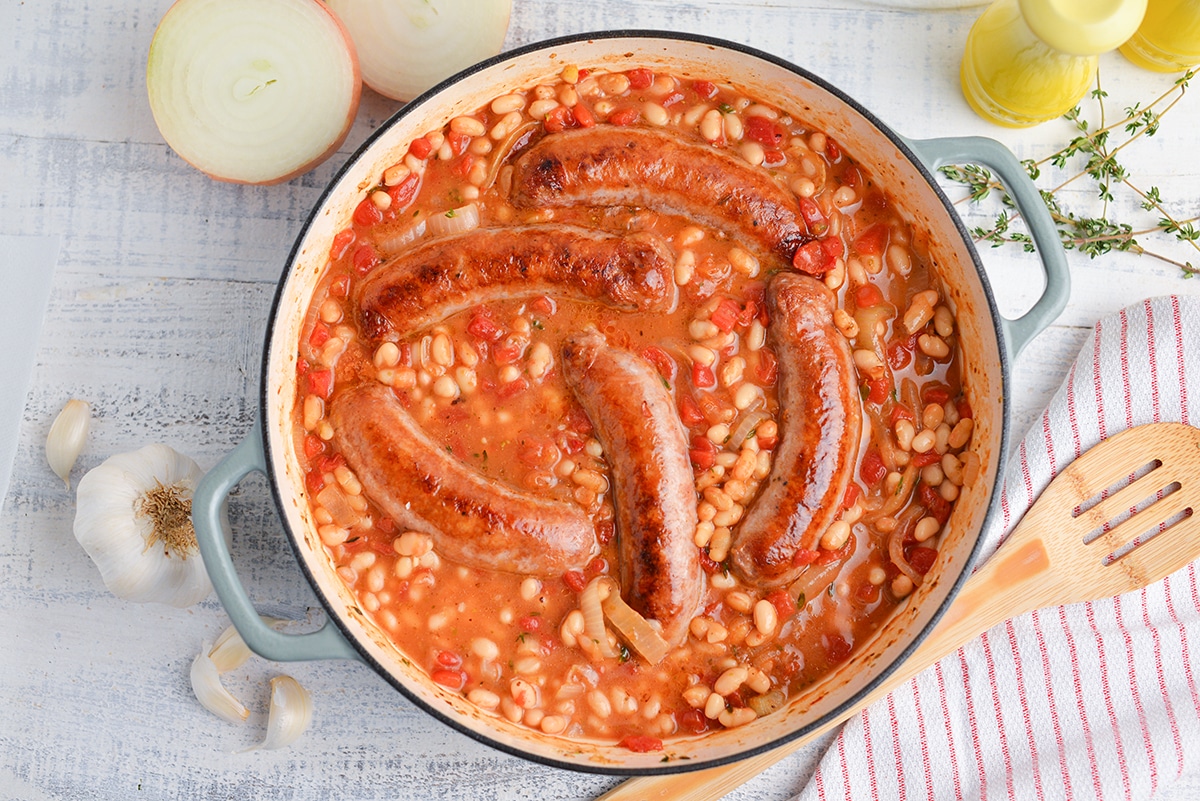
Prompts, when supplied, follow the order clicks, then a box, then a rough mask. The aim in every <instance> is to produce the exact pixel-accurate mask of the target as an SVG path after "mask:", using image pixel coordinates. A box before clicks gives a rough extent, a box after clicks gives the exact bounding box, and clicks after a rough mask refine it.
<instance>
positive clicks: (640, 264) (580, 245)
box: [357, 225, 676, 339]
mask: <svg viewBox="0 0 1200 801" xmlns="http://www.w3.org/2000/svg"><path fill="white" fill-rule="evenodd" d="M673 268H674V258H673V256H672V254H671V251H670V247H669V246H668V245H667V244H666V242H665V241H663V239H662V238H661V237H659V236H656V235H654V234H651V233H639V234H633V235H630V236H626V237H620V236H614V235H612V234H606V233H602V232H597V231H590V230H587V229H584V228H576V227H573V226H566V225H530V226H517V227H510V228H478V229H476V230H474V231H471V232H470V233H467V234H464V235H462V236H457V237H447V238H443V239H435V240H432V241H430V242H428V243H427V244H425V245H422V246H421V247H418V248H416V249H414V250H412V251H409V252H407V253H403V254H401V255H400V256H397V257H396V258H395V259H393V260H392V261H390V262H388V263H387V264H384V265H381V266H380V267H378V268H376V270H375V271H374V272H372V273H371V274H370V275H369V276H368V277H367V279H366V280H365V281H364V282H363V283H362V284H361V285H360V287H359V289H358V292H357V302H358V308H359V325H360V328H361V330H362V333H363V334H364V335H365V336H366V337H367V338H369V339H380V338H384V337H387V338H393V339H394V338H398V337H402V336H405V335H407V334H410V333H412V332H414V331H417V330H419V329H421V328H425V327H427V326H429V325H433V324H434V323H437V322H439V321H441V320H443V319H445V318H446V317H448V316H450V315H451V314H454V313H455V312H459V311H462V310H463V309H468V308H471V307H472V306H476V305H478V304H480V303H486V302H488V301H491V300H498V299H508V298H523V297H535V296H537V295H546V294H550V295H557V296H564V297H569V298H574V299H576V300H583V301H596V302H603V303H609V304H612V305H613V306H616V307H618V308H620V309H623V310H626V311H649V312H669V311H671V310H673V309H674V308H675V300H676V288H675V281H674V277H673Z"/></svg>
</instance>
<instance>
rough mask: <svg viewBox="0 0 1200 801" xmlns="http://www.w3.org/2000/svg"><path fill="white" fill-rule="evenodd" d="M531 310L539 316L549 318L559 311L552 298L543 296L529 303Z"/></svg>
mask: <svg viewBox="0 0 1200 801" xmlns="http://www.w3.org/2000/svg"><path fill="white" fill-rule="evenodd" d="M529 308H530V309H531V310H532V311H535V312H537V313H538V314H541V315H544V316H546V317H549V316H550V315H552V314H554V312H556V311H557V310H558V307H557V306H556V305H555V303H554V300H553V299H552V298H548V297H546V296H545V295H542V296H541V297H540V298H534V299H533V300H531V301H530V302H529Z"/></svg>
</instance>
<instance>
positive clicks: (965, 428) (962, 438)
mask: <svg viewBox="0 0 1200 801" xmlns="http://www.w3.org/2000/svg"><path fill="white" fill-rule="evenodd" d="M974 428H975V421H974V420H972V419H971V418H970V417H964V418H963V419H961V420H959V421H958V423H957V424H956V425H955V426H954V428H953V429H952V430H951V432H950V437H949V439H948V440H947V441H946V444H948V445H949V446H950V447H951V448H954V449H956V450H957V449H958V448H961V447H963V446H964V445H966V444H967V442H969V441H970V439H971V432H972V431H973V430H974Z"/></svg>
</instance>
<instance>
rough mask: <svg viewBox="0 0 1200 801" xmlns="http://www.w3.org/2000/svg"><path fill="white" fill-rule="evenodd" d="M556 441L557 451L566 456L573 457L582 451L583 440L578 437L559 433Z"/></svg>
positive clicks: (563, 432)
mask: <svg viewBox="0 0 1200 801" xmlns="http://www.w3.org/2000/svg"><path fill="white" fill-rule="evenodd" d="M556 441H557V442H558V447H559V450H561V451H562V452H563V453H565V454H567V455H568V456H574V455H575V454H577V453H579V452H580V451H581V450H583V440H581V439H580V438H579V437H572V436H568V435H567V433H566V432H565V431H562V432H559V434H558V438H557V440H556Z"/></svg>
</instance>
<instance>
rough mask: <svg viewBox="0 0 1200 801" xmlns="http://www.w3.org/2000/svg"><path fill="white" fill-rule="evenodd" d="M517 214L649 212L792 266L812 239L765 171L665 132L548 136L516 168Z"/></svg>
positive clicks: (606, 129) (596, 130)
mask: <svg viewBox="0 0 1200 801" xmlns="http://www.w3.org/2000/svg"><path fill="white" fill-rule="evenodd" d="M514 167H515V169H514V172H513V188H512V197H511V200H512V203H513V205H515V206H518V207H526V208H544V207H561V206H568V205H575V204H580V203H586V204H588V205H597V206H628V205H634V206H646V207H649V208H654V209H659V210H663V211H669V212H673V213H676V214H682V215H685V216H687V217H688V218H690V219H693V220H698V221H701V222H706V223H708V224H710V225H713V226H715V227H718V228H723V229H725V230H726V231H728V232H729V233H731V234H733V235H734V236H736V237H738V238H739V239H741V240H742V242H743V244H745V245H746V246H748V247H750V248H752V249H754V250H756V251H757V252H758V254H759V255H760V256H766V255H768V254H769V255H770V256H773V257H774V258H775V259H778V260H782V261H783V262H784V263H785V264H786V265H788V266H790V265H791V263H792V259H793V257H794V256H795V255H796V248H798V247H799V246H800V245H803V244H804V243H805V242H807V241H809V240H810V239H812V237H811V236H809V234H808V229H807V226H806V225H805V223H804V218H803V217H801V215H800V209H799V206H798V205H797V203H796V200H795V198H794V197H793V196H792V195H791V194H790V193H789V192H788V191H787V190H785V189H784V188H782V187H781V186H779V184H777V183H776V182H775V179H774V178H772V177H771V176H770V174H768V173H767V172H766V171H765V170H760V169H757V168H754V167H750V166H748V165H747V164H746V163H745V162H743V161H741V160H740V159H737V158H734V157H733V156H731V155H729V154H727V153H724V152H722V151H720V150H716V149H715V148H713V147H711V146H709V145H706V144H699V143H695V142H689V141H687V140H685V139H682V138H680V137H679V136H676V135H674V134H670V133H667V132H665V131H656V130H649V129H643V128H626V127H619V126H612V125H598V126H595V127H593V128H579V129H574V130H570V131H563V132H561V133H556V134H551V135H549V136H546V137H544V138H543V139H541V140H540V141H538V142H537V143H536V144H534V145H533V146H532V147H530V148H529V149H528V150H526V151H525V152H524V153H522V154H521V155H520V156H519V157H518V158H517V160H516V162H515V163H514Z"/></svg>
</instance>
